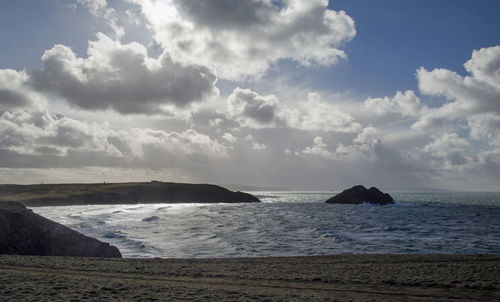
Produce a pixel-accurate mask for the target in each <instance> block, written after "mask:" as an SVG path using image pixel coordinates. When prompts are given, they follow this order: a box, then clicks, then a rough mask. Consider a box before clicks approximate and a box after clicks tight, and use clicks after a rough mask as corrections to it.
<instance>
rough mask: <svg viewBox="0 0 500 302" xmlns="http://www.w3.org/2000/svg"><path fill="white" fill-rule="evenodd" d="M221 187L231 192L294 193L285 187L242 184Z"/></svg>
mask: <svg viewBox="0 0 500 302" xmlns="http://www.w3.org/2000/svg"><path fill="white" fill-rule="evenodd" d="M220 186H221V187H224V188H226V189H228V190H231V191H254V192H257V191H261V192H277V191H279V192H289V191H293V190H291V189H289V188H285V187H268V186H265V187H261V186H249V185H242V184H225V185H220Z"/></svg>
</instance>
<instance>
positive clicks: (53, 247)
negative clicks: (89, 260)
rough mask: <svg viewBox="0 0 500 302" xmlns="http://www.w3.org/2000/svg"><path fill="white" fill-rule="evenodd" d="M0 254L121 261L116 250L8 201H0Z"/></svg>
mask: <svg viewBox="0 0 500 302" xmlns="http://www.w3.org/2000/svg"><path fill="white" fill-rule="evenodd" d="M0 254H12V255H40V256H73V257H101V258H121V254H120V251H119V250H118V249H117V248H116V247H114V246H112V245H109V244H108V243H104V242H101V241H99V240H97V239H94V238H90V237H87V236H85V235H83V234H81V233H79V232H77V231H74V230H72V229H70V228H68V227H65V226H63V225H62V224H59V223H56V222H54V221H52V220H49V219H47V218H44V217H42V216H40V215H37V214H35V213H33V212H32V211H31V210H29V209H27V208H26V207H25V206H24V205H22V204H21V203H19V202H8V201H6V202H0Z"/></svg>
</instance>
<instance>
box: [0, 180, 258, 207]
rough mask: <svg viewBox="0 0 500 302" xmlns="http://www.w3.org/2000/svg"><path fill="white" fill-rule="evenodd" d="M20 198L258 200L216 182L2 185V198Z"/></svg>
mask: <svg viewBox="0 0 500 302" xmlns="http://www.w3.org/2000/svg"><path fill="white" fill-rule="evenodd" d="M2 200H4V201H6V200H8V201H19V202H21V203H23V204H24V205H26V206H32V207H33V206H51V205H86V204H135V203H184V202H196V203H216V202H227V203H236V202H259V201H260V200H259V199H258V198H257V197H255V196H253V195H250V194H247V193H242V192H233V191H230V190H227V189H225V188H222V187H220V186H216V185H210V184H187V183H172V182H158V181H152V182H130V183H94V184H40V185H0V201H2Z"/></svg>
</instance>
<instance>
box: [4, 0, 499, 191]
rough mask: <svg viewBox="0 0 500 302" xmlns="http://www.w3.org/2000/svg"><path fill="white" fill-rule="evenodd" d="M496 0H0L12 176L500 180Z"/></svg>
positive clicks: (432, 186)
mask: <svg viewBox="0 0 500 302" xmlns="http://www.w3.org/2000/svg"><path fill="white" fill-rule="evenodd" d="M498 11H500V3H499V2H498V1H496V0H483V1H462V0H441V1H431V0H421V1H399V0H380V1H369V0H364V1H363V0H358V1H352V0H337V1H326V0H310V1H302V0H211V1H196V0H182V1H181V0H42V1H40V0H20V1H9V0H0V41H1V44H0V45H1V47H0V183H25V184H28V183H61V182H103V181H106V182H121V181H150V180H160V181H174V182H195V183H215V184H245V185H254V186H267V187H268V186H276V187H286V188H290V189H297V190H340V189H343V188H345V187H349V186H352V185H356V184H363V185H365V186H377V187H379V188H381V189H383V190H389V191H435V190H459V191H498V188H499V184H500V19H499V18H498V16H497V12H498Z"/></svg>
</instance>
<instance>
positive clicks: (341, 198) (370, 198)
mask: <svg viewBox="0 0 500 302" xmlns="http://www.w3.org/2000/svg"><path fill="white" fill-rule="evenodd" d="M325 202H326V203H346V204H361V203H365V202H367V203H372V204H378V205H387V204H392V203H394V200H393V199H392V197H391V195H389V194H387V193H383V192H381V191H380V190H379V189H377V188H375V187H371V188H370V189H367V188H365V187H364V186H361V185H357V186H354V187H352V188H350V189H347V190H344V191H342V192H341V193H339V194H337V195H335V196H333V197H332V198H330V199H328V200H327V201H325Z"/></svg>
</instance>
